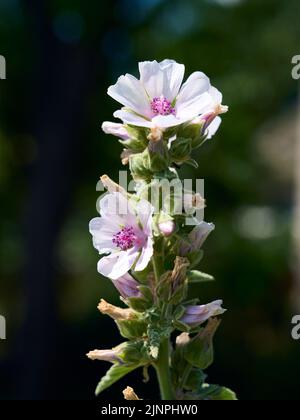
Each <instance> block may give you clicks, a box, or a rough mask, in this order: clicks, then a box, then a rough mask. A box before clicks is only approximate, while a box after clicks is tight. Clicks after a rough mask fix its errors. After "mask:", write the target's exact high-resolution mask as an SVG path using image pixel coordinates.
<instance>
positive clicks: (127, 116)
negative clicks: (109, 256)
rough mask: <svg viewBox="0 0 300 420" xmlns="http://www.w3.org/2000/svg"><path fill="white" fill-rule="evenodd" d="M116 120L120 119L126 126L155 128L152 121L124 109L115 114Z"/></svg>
mask: <svg viewBox="0 0 300 420" xmlns="http://www.w3.org/2000/svg"><path fill="white" fill-rule="evenodd" d="M114 117H115V118H120V120H122V121H123V123H125V124H131V125H136V126H137V127H148V128H151V127H153V124H152V122H151V121H149V120H147V119H145V118H143V117H141V116H140V115H137V114H135V113H134V112H130V111H129V110H128V109H126V108H123V109H120V110H119V111H116V112H115V113H114Z"/></svg>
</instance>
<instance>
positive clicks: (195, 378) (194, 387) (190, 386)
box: [184, 369, 207, 392]
mask: <svg viewBox="0 0 300 420" xmlns="http://www.w3.org/2000/svg"><path fill="white" fill-rule="evenodd" d="M206 378H207V375H206V374H205V373H204V372H203V371H202V370H201V369H192V370H191V373H190V374H189V376H188V379H187V381H186V382H185V386H184V388H185V389H187V390H189V391H195V392H197V391H198V390H199V389H200V390H201V388H202V385H203V383H204V381H205V379H206Z"/></svg>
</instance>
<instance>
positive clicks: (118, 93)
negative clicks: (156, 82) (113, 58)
mask: <svg viewBox="0 0 300 420" xmlns="http://www.w3.org/2000/svg"><path fill="white" fill-rule="evenodd" d="M107 93H108V95H109V96H111V97H112V98H113V99H115V100H116V101H118V102H120V103H121V104H122V105H124V106H126V107H128V108H129V109H132V110H133V111H135V112H137V113H138V114H141V115H145V116H150V115H151V107H150V102H149V99H148V98H147V94H146V91H145V89H144V87H143V85H142V83H141V82H140V81H139V80H138V79H136V78H135V77H133V76H131V75H130V74H126V76H121V77H119V79H118V81H117V83H116V84H115V85H114V86H110V87H109V88H108V91H107Z"/></svg>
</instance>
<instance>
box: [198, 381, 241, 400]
mask: <svg viewBox="0 0 300 420" xmlns="http://www.w3.org/2000/svg"><path fill="white" fill-rule="evenodd" d="M198 399H199V400H206V401H237V396H236V394H235V393H234V392H233V391H231V390H230V389H228V388H224V387H222V386H219V385H208V384H203V385H202V388H201V391H200V393H199V394H198Z"/></svg>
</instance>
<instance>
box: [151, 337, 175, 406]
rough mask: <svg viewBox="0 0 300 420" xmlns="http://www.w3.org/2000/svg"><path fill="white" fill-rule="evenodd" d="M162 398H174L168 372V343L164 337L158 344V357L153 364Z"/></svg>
mask: <svg viewBox="0 0 300 420" xmlns="http://www.w3.org/2000/svg"><path fill="white" fill-rule="evenodd" d="M155 368H156V373H157V377H158V382H159V387H160V393H161V398H162V400H170V401H171V400H175V396H174V390H173V386H172V381H171V372H170V343H169V339H168V338H165V339H164V340H163V341H162V342H161V345H160V349H159V358H158V361H157V363H156V365H155Z"/></svg>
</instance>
